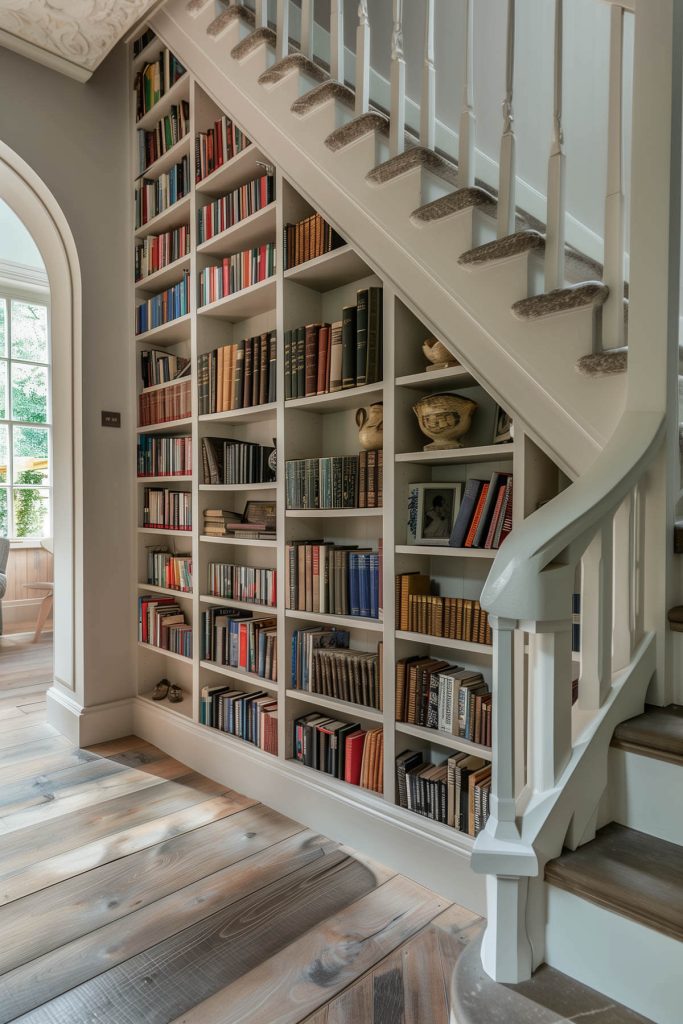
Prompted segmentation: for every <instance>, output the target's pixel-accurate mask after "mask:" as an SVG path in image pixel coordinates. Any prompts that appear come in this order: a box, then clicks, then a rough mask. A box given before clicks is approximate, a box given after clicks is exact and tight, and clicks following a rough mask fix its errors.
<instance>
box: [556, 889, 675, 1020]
mask: <svg viewBox="0 0 683 1024" xmlns="http://www.w3.org/2000/svg"><path fill="white" fill-rule="evenodd" d="M546 888H547V897H548V898H547V912H548V914H547V929H546V962H547V963H549V964H550V966H551V967H555V968H557V970H559V971H563V972H564V973H565V974H569V975H570V976H571V977H573V978H577V979H578V980H579V981H581V982H583V984H584V985H589V986H590V987H591V988H595V989H597V990H598V992H603V993H604V994H605V995H607V996H609V997H610V998H612V999H614V1000H616V1001H617V1002H620V1003H624V1004H625V1005H626V1006H628V1007H630V1008H631V1009H632V1010H635V1011H636V1012H638V1013H642V1014H643V1015H644V1016H645V1017H648V1018H650V1019H651V1020H653V1021H655V1022H656V1024H680V1021H681V1004H682V1002H683V969H682V964H683V946H682V944H681V943H680V942H677V941H676V940H675V939H672V938H670V937H669V936H667V935H663V934H662V933H661V932H658V931H655V930H654V929H652V928H646V927H645V926H644V925H641V924H638V923H637V922H635V921H632V920H631V919H630V918H626V917H622V916H621V915H619V914H615V913H612V911H609V910H605V909H604V908H602V907H599V906H597V905H596V904H594V903H591V902H589V901H588V900H584V899H581V898H580V897H578V896H575V895H573V894H572V893H569V892H565V891H564V890H561V889H558V888H556V887H555V886H553V885H548V886H547V887H546Z"/></svg>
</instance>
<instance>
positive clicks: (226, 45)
mask: <svg viewBox="0 0 683 1024" xmlns="http://www.w3.org/2000/svg"><path fill="white" fill-rule="evenodd" d="M209 24H210V23H209ZM207 28H208V25H207ZM244 35H246V31H244V32H243V31H242V26H241V25H240V21H239V19H238V18H236V19H235V20H234V21H231V22H230V23H229V25H228V26H227V27H226V28H224V29H223V30H222V31H221V32H220V33H219V35H217V36H209V35H207V37H206V41H207V43H208V44H209V46H218V47H220V50H221V52H222V53H224V54H226V55H227V56H229V55H230V51H231V50H232V48H233V46H237V44H238V43H239V41H240V40H241V39H243V38H244Z"/></svg>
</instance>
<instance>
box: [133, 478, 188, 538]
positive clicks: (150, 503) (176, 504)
mask: <svg viewBox="0 0 683 1024" xmlns="http://www.w3.org/2000/svg"><path fill="white" fill-rule="evenodd" d="M144 491H145V493H144V498H143V506H142V525H143V526H145V527H147V528H148V529H154V530H180V531H181V532H183V533H188V532H189V531H190V530H191V529H192V494H191V493H190V491H171V490H169V489H168V488H166V487H145V489H144Z"/></svg>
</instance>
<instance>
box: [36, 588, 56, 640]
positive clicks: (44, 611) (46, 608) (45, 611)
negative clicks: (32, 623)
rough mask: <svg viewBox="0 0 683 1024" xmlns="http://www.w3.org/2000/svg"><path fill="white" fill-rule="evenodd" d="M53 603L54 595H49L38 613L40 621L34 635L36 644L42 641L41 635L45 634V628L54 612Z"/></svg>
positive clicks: (44, 599)
mask: <svg viewBox="0 0 683 1024" xmlns="http://www.w3.org/2000/svg"><path fill="white" fill-rule="evenodd" d="M52 601H53V595H52V594H48V595H47V597H44V598H43V600H42V602H41V605H40V610H39V612H38V621H37V622H36V631H35V633H34V634H33V643H34V644H35V643H36V641H38V640H39V639H40V634H41V633H42V632H43V626H44V625H45V623H46V622H47V618H48V615H49V614H50V612H51V611H52Z"/></svg>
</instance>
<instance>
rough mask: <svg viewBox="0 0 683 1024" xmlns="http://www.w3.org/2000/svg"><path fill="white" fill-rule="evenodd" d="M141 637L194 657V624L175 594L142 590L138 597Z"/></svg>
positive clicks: (143, 639) (184, 655) (158, 645)
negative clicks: (165, 594) (167, 595)
mask: <svg viewBox="0 0 683 1024" xmlns="http://www.w3.org/2000/svg"><path fill="white" fill-rule="evenodd" d="M138 640H139V641H140V642H141V643H143V644H149V645H150V646H151V647H159V648H160V649H161V650H164V651H171V652H172V653H173V654H182V655H183V657H185V658H191V657H192V626H191V625H190V624H189V623H188V622H185V614H184V613H183V611H182V610H181V608H180V605H179V604H177V603H176V601H175V600H174V599H173V598H172V597H159V596H157V595H155V594H142V595H141V596H140V597H139V598H138Z"/></svg>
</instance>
